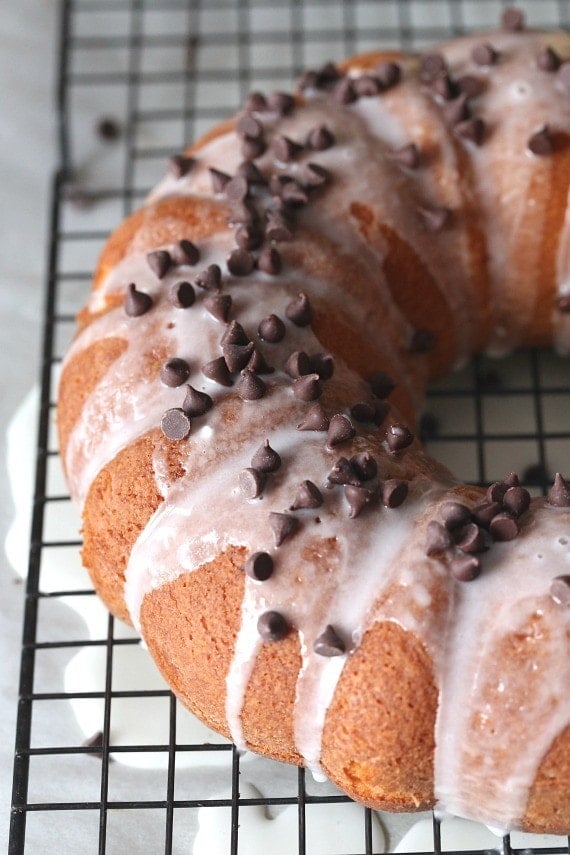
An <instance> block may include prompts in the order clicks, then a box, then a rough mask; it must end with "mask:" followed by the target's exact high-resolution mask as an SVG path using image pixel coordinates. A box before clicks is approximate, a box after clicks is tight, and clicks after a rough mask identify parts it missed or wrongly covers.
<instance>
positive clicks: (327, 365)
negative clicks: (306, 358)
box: [310, 353, 334, 380]
mask: <svg viewBox="0 0 570 855" xmlns="http://www.w3.org/2000/svg"><path fill="white" fill-rule="evenodd" d="M310 360H311V370H312V371H314V373H315V374H318V375H319V377H320V378H321V380H330V378H331V377H332V376H333V374H334V359H333V357H332V356H331V354H330V353H314V354H313V355H312V356H311V357H310Z"/></svg>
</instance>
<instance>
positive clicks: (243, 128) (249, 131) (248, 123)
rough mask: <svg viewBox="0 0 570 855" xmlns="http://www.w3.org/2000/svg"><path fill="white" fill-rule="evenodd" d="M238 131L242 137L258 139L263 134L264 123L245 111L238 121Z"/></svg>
mask: <svg viewBox="0 0 570 855" xmlns="http://www.w3.org/2000/svg"><path fill="white" fill-rule="evenodd" d="M236 133H237V134H239V136H240V137H249V138H250V139H252V140H256V139H258V138H259V137H262V136H263V125H262V124H261V122H258V120H257V119H256V118H255V117H254V116H251V115H249V113H245V114H244V115H242V116H240V117H239V119H238V120H237V122H236Z"/></svg>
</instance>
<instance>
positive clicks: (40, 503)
mask: <svg viewBox="0 0 570 855" xmlns="http://www.w3.org/2000/svg"><path fill="white" fill-rule="evenodd" d="M521 5H522V6H523V8H525V11H526V12H527V15H528V19H529V22H530V23H532V24H536V25H540V26H560V25H562V26H566V27H567V26H568V25H569V24H570V7H569V5H568V3H567V2H565V0H544V1H543V2H542V1H541V2H536V0H535V2H528V3H526V4H524V3H523V4H521ZM502 7H503V4H502V3H501V2H498V0H433V1H432V2H428V1H427V0H374V2H364V0H363V2H360V1H359V0H349V2H335V0H314V2H311V0H271V2H264V0H242V2H237V0H209V1H208V0H202V2H200V0H160V2H157V0H154V2H153V0H64V1H63V2H62V3H61V27H60V34H61V35H60V48H59V76H58V81H59V82H58V91H57V110H58V119H59V125H58V127H59V139H60V151H61V163H60V168H59V170H58V171H57V173H56V174H55V175H54V179H53V193H52V207H51V226H50V244H49V255H48V266H47V290H46V302H45V317H44V339H43V351H42V367H41V400H40V421H39V434H38V443H37V463H36V484H35V494H34V504H33V521H32V536H31V546H30V553H29V573H28V579H27V587H26V604H25V617H24V628H23V646H22V659H21V677H20V694H19V706H18V720H17V734H16V751H15V761H14V784H13V804H12V819H11V832H10V844H9V852H10V855H19V853H24V852H25V853H32V852H42V853H44V852H50V853H51V852H58V853H60V852H62V853H68V855H69V853H74V852H81V853H91V852H93V853H95V852H96V853H99V855H104V853H113V852H118V851H123V845H124V840H125V839H129V838H128V837H126V838H125V836H122V834H123V835H125V834H127V835H132V839H133V840H134V841H136V842H135V843H133V844H132V845H131V849H132V851H134V852H137V853H141V855H144V853H147V852H148V853H153V855H154V853H155V852H158V851H164V852H165V853H183V852H189V851H191V847H192V840H191V838H192V837H193V836H194V835H195V833H196V828H197V820H196V814H197V811H198V810H199V809H202V810H203V809H207V810H210V811H214V810H221V811H222V813H221V814H220V820H219V824H220V825H224V829H225V831H224V834H225V837H222V840H223V841H225V842H222V843H219V844H218V845H219V846H220V847H222V848H219V850H217V851H219V852H220V853H222V851H223V852H224V853H226V852H227V853H231V855H236V854H237V853H238V852H239V853H241V855H244V853H245V855H251V852H252V851H253V850H252V849H251V848H250V844H249V843H247V842H246V841H245V840H244V836H243V835H244V827H245V826H246V825H247V812H248V811H250V810H251V809H256V808H260V807H261V808H263V809H266V810H269V811H271V810H274V811H276V813H277V815H279V812H281V815H282V814H283V811H284V810H289V812H291V811H293V814H291V813H290V815H293V816H294V822H293V823H292V824H290V825H289V829H288V832H287V833H288V834H289V837H288V842H287V844H286V851H288V852H291V853H292V852H298V853H300V855H304V853H307V855H318V853H321V852H324V851H325V850H323V849H322V847H321V846H320V844H319V838H318V828H319V820H318V813H319V811H321V810H324V809H325V808H327V807H328V808H329V809H330V806H331V805H332V806H334V809H335V810H336V811H341V807H342V806H344V805H346V804H347V803H348V800H347V799H346V798H345V797H344V796H342V795H339V794H338V792H335V791H334V790H332V789H330V790H327V791H326V792H325V794H324V795H323V792H322V790H320V789H319V788H318V787H317V786H315V785H314V784H313V782H312V781H310V780H308V778H306V777H305V774H304V771H303V770H290V774H289V776H288V777H287V779H286V782H285V785H284V786H281V788H280V789H278V791H276V794H273V791H272V790H271V788H270V789H269V791H268V792H269V793H271V794H269V795H268V794H266V795H265V797H262V796H261V795H260V794H259V793H258V794H255V793H254V794H253V795H252V794H251V792H249V793H246V794H245V795H248V796H249V797H245V795H244V793H243V792H241V793H240V757H239V755H238V753H237V752H236V751H235V749H233V748H232V747H231V746H230V745H227V744H218V745H207V744H206V745H204V744H203V743H196V744H192V743H186V742H181V741H180V739H177V728H178V723H179V715H180V710H179V709H178V705H177V702H176V700H175V698H174V697H173V696H172V695H171V693H170V692H168V690H167V689H166V688H164V689H153V690H148V689H144V688H137V686H136V679H135V685H134V688H133V687H131V688H128V689H124V688H120V689H117V687H116V685H115V665H116V662H117V659H118V658H120V656H121V654H122V652H123V651H124V650H125V649H128V648H132V647H133V646H134V645H137V644H138V640H137V639H136V638H135V637H133V636H132V635H131V634H129V633H125V631H124V630H122V629H121V628H120V627H119V626H118V625H117V624H116V622H115V621H114V620H113V618H112V617H107V618H105V626H104V627H103V630H102V631H101V632H100V633H99V635H98V636H96V637H89V638H87V636H86V634H85V631H84V627H83V625H81V624H80V623H79V622H77V621H76V622H73V621H71V623H69V622H67V621H65V620H62V619H61V615H62V613H63V612H64V611H65V610H66V606H64V605H62V603H63V602H66V603H68V602H69V601H70V600H73V599H74V598H75V599H76V600H79V599H89V598H92V599H94V595H93V591H92V590H91V589H90V587H89V585H88V584H85V583H84V582H83V581H82V580H83V579H84V577H82V576H81V575H78V577H77V578H78V579H79V580H80V581H79V582H78V583H75V584H73V583H69V584H68V585H66V586H64V587H63V588H60V589H57V587H56V588H54V587H53V586H52V587H51V588H50V587H49V586H48V587H46V586H45V585H44V579H43V574H44V572H45V568H46V566H47V563H48V561H47V559H46V556H48V557H49V559H50V560H51V561H52V563H53V556H54V555H55V556H56V558H55V560H56V562H57V561H58V560H60V559H59V558H58V556H61V561H62V562H65V561H67V560H68V558H69V555H70V554H73V555H77V554H78V549H79V546H80V542H79V540H78V539H77V535H76V534H74V530H73V529H72V530H69V526H67V529H66V526H65V524H63V535H62V534H61V530H62V528H61V527H62V522H61V521H62V520H63V519H64V518H66V516H67V515H69V518H70V519H72V520H74V519H75V518H74V517H73V513H72V512H71V509H70V504H69V497H68V495H67V493H66V490H65V487H64V486H63V482H62V481H61V479H60V475H59V470H58V468H57V455H58V452H57V444H56V439H55V435H54V428H53V417H54V409H55V404H54V400H53V398H54V389H55V385H56V375H57V367H58V363H59V362H60V361H61V358H62V354H63V353H64V351H65V348H66V346H67V344H68V343H69V341H70V340H71V337H72V335H73V329H74V322H75V313H76V311H77V310H78V309H79V308H80V307H81V305H82V303H83V301H84V299H85V295H86V292H87V289H88V283H89V280H90V278H91V270H92V268H93V264H94V262H95V259H96V255H97V253H98V251H99V250H100V248H101V245H102V243H103V241H104V240H105V238H106V237H107V235H108V233H109V231H110V230H111V229H112V228H113V227H114V226H115V225H116V224H118V222H119V221H120V220H121V219H122V217H123V216H124V215H126V214H128V213H130V212H131V210H132V209H133V208H134V207H135V206H136V205H137V203H138V202H139V201H140V200H141V199H142V198H144V196H145V195H146V193H147V192H148V190H149V189H150V187H151V186H152V184H153V183H155V181H156V180H157V179H158V178H159V177H160V176H161V173H162V171H163V166H164V159H165V157H166V156H168V155H170V154H171V153H172V152H176V151H178V150H180V149H181V148H182V147H183V146H184V145H185V144H186V143H187V142H188V141H189V140H190V139H192V138H195V137H196V136H197V135H199V134H200V133H202V132H204V131H205V130H207V129H208V128H209V127H210V126H211V125H212V124H213V123H214V122H215V121H216V120H218V119H221V118H223V117H224V116H226V115H228V114H230V113H231V112H232V111H233V110H234V108H235V105H236V104H238V103H240V101H241V100H242V99H243V96H244V95H245V94H246V93H247V92H248V91H249V90H251V89H261V90H272V89H279V88H290V86H291V83H292V81H293V80H294V79H295V78H296V76H297V75H298V74H299V73H300V71H301V70H302V69H303V68H304V67H306V66H307V65H309V66H316V65H319V64H320V63H321V62H324V61H325V60H327V59H333V60H336V59H340V58H342V57H343V56H346V55H349V54H351V53H354V52H356V51H359V50H363V51H364V50H369V49H372V48H375V47H377V46H379V45H381V46H383V47H387V48H390V47H402V46H403V47H406V48H416V49H421V48H422V47H424V46H425V45H427V44H429V43H431V42H433V41H436V40H438V39H440V38H444V37H448V36H450V35H455V34H460V33H462V32H466V31H470V30H476V29H478V28H482V27H485V26H488V25H489V24H490V23H492V22H494V21H495V20H497V18H498V15H499V14H500V11H501V8H502ZM101 116H106V117H111V118H112V119H113V121H111V124H110V126H109V124H107V128H106V131H105V130H104V129H103V126H102V125H101V123H100V122H99V124H98V133H94V131H93V127H94V123H96V120H97V118H98V117H99V118H100V117H101ZM109 127H110V128H111V130H109ZM115 131H117V132H118V138H117V139H114V140H111V139H110V137H114V136H115ZM569 396H570V383H569V380H568V367H567V364H566V365H565V364H564V362H563V361H562V360H559V359H557V358H556V357H555V356H554V355H552V354H548V353H544V352H531V353H528V354H524V355H520V354H519V355H518V356H517V357H516V358H511V359H508V360H506V361H505V362H502V363H501V364H500V365H496V364H492V363H490V362H489V361H487V360H486V359H484V358H480V359H478V360H476V361H475V362H473V363H472V364H471V365H469V366H468V367H466V368H465V369H464V370H463V371H461V372H459V373H457V374H455V375H454V376H453V377H451V378H448V379H447V380H446V381H445V382H443V383H441V384H439V385H438V386H437V387H434V388H433V389H432V391H431V392H430V396H429V401H428V406H429V413H428V414H426V415H425V416H424V419H423V421H422V430H423V433H424V439H425V440H426V443H427V445H428V448H429V449H430V450H431V451H432V453H434V454H435V455H436V456H437V457H439V459H441V460H442V461H443V462H444V463H446V464H448V465H449V466H450V467H451V468H452V469H453V470H454V471H455V472H457V473H458V474H459V475H460V476H461V477H463V478H464V479H465V480H466V481H469V482H472V483H480V484H484V483H488V482H489V481H491V480H493V479H495V478H498V477H501V476H502V475H503V474H504V472H505V470H508V469H517V470H519V471H524V473H525V474H524V479H525V483H526V485H527V486H529V487H530V488H531V489H532V490H533V491H534V492H535V493H540V492H541V491H542V490H544V489H545V486H546V484H547V482H548V480H549V478H550V475H551V472H552V471H555V470H556V469H562V468H564V465H565V462H566V461H567V460H568V457H569V452H570V428H569V425H568V417H567V413H568V405H569V402H570V397H569ZM54 519H55V520H56V521H58V522H57V525H56V526H55V529H54V527H53V521H54ZM73 525H75V522H73ZM54 530H55V532H56V534H55V535H54V533H53V532H54ZM63 627H65V629H63ZM86 648H90V649H97V650H99V651H101V652H102V655H103V657H104V668H103V671H102V674H101V679H100V685H99V686H98V687H97V689H96V690H91V691H85V692H80V691H75V692H70V691H69V690H67V689H66V687H64V686H62V677H61V673H62V669H63V668H64V667H65V665H66V663H67V661H68V659H69V656H70V655H71V654H73V653H77V652H78V651H82V650H85V649H86ZM133 699H134V700H136V702H137V703H138V704H140V716H141V718H144V717H145V716H149V717H151V716H154V715H160V716H162V718H163V720H164V722H165V728H166V729H165V732H166V734H167V737H166V738H165V739H164V740H162V741H161V742H159V743H153V742H150V743H149V742H147V743H145V744H134V745H133V744H130V743H128V741H125V744H119V743H117V741H116V739H115V737H114V733H113V720H114V719H113V716H114V709H115V708H116V707H117V705H119V704H120V703H121V702H123V701H128V700H133ZM70 701H71V702H76V703H78V704H80V703H81V702H82V701H85V702H91V701H97V702H98V703H99V709H100V726H99V727H97V728H96V731H95V732H94V736H93V738H92V739H87V740H85V739H84V735H82V734H81V733H80V731H79V729H78V728H77V726H76V724H75V723H74V721H73V719H72V718H71V716H70V713H69V703H70ZM45 721H48V722H49V723H50V727H53V733H54V735H53V737H52V738H46V736H45V733H46V727H45ZM47 732H50V731H49V730H48V731H47ZM121 754H122V755H123V756H126V755H141V756H142V755H152V756H156V757H160V758H161V761H162V762H161V771H156V772H154V773H150V774H151V777H153V778H155V779H156V780H154V781H153V783H152V785H151V787H150V790H149V789H148V787H147V789H145V791H144V796H140V795H139V791H138V788H137V775H138V772H137V770H136V769H135V770H133V768H132V767H130V768H129V769H128V774H126V775H123V778H122V780H121V782H120V783H117V782H116V781H114V777H115V770H116V769H117V768H119V766H120V764H119V763H116V762H113V759H114V758H115V759H116V758H118V757H119V756H120V755H121ZM191 754H195V755H200V756H204V755H205V754H211V755H216V756H217V757H218V758H219V757H220V756H222V755H223V757H224V759H225V767H224V768H225V772H224V774H225V775H226V778H227V787H228V792H227V795H226V796H224V797H220V798H214V797H212V796H211V795H209V794H208V795H205V792H202V793H201V792H200V777H199V776H198V778H197V780H196V776H194V778H189V777H188V775H187V774H182V773H181V772H180V771H179V763H180V760H181V758H182V757H185V756H186V757H187V756H188V755H191ZM266 762H268V761H266ZM39 767H43V771H42V772H41V773H40V772H38V768H39ZM121 768H123V769H124V767H121ZM180 768H182V767H181V766H180ZM148 775H149V773H148V772H145V773H144V776H143V777H144V778H145V781H147V782H148ZM271 776H272V773H271V772H270V773H269V779H271ZM67 778H68V779H69V780H71V781H72V782H73V785H72V787H71V788H70V787H66V786H65V780H66V779H67ZM180 780H182V784H187V786H181V785H180ZM78 781H81V786H79V785H78V784H77V782H78ZM125 781H126V783H125ZM189 782H190V783H189ZM70 789H71V791H70ZM149 793H150V795H149ZM208 793H209V791H208ZM359 810H360V808H359ZM327 816H330V814H327ZM444 826H445V823H443V826H441V825H440V823H439V822H438V821H437V820H436V819H435V818H434V819H433V825H432V828H433V830H432V834H431V841H430V843H429V847H428V849H429V851H430V852H434V853H442V852H450V851H451V850H450V849H446V848H445V834H444ZM360 828H361V831H360V837H359V839H360V842H359V843H358V845H357V846H355V847H354V848H353V849H352V850H351V855H358V854H359V853H367V855H371V853H373V852H376V851H380V850H378V849H377V848H376V847H377V845H378V844H377V843H376V842H375V833H374V817H373V814H372V812H371V811H369V810H365V809H361V820H360ZM157 840H159V841H160V843H159V844H158V843H157V842H156V841H157ZM150 841H152V842H150ZM389 845H390V844H389ZM223 847H225V848H223ZM502 847H503V851H504V853H505V855H508V853H510V852H513V851H515V850H516V841H515V840H511V838H510V837H509V836H508V835H507V836H506V837H505V838H504V839H503V841H502ZM259 851H260V852H261V851H264V850H262V849H259ZM283 851H285V850H283ZM382 851H384V850H382ZM398 851H403V850H398ZM477 851H481V852H482V851H483V850H477ZM526 851H528V852H530V851H532V852H536V853H538V852H550V853H554V852H557V853H570V840H569V841H567V842H566V841H564V840H562V841H561V842H560V843H559V845H557V846H554V847H552V846H550V847H548V846H546V847H538V848H535V849H533V850H529V849H528V848H527V850H526ZM346 855H348V851H347V853H346Z"/></svg>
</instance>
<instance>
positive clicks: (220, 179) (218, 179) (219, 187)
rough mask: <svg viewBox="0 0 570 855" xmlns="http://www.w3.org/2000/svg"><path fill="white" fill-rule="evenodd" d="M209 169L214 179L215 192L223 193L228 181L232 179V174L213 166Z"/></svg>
mask: <svg viewBox="0 0 570 855" xmlns="http://www.w3.org/2000/svg"><path fill="white" fill-rule="evenodd" d="M208 171H209V173H210V177H211V180H212V190H213V191H214V193H223V192H224V191H225V189H226V185H227V184H228V181H230V179H231V175H228V173H227V172H221V171H220V170H219V169H214V167H213V166H211V167H210V168H209V170H208Z"/></svg>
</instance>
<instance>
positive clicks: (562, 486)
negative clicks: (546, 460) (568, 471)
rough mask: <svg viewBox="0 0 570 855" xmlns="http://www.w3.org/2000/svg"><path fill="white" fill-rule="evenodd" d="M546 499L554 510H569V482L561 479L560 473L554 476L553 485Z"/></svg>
mask: <svg viewBox="0 0 570 855" xmlns="http://www.w3.org/2000/svg"><path fill="white" fill-rule="evenodd" d="M546 499H547V501H548V504H549V505H553V507H555V508H570V481H567V480H566V479H565V478H563V477H562V475H561V474H560V472H557V473H556V475H555V476H554V484H553V485H552V487H551V488H550V490H549V491H548V495H547V497H546Z"/></svg>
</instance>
